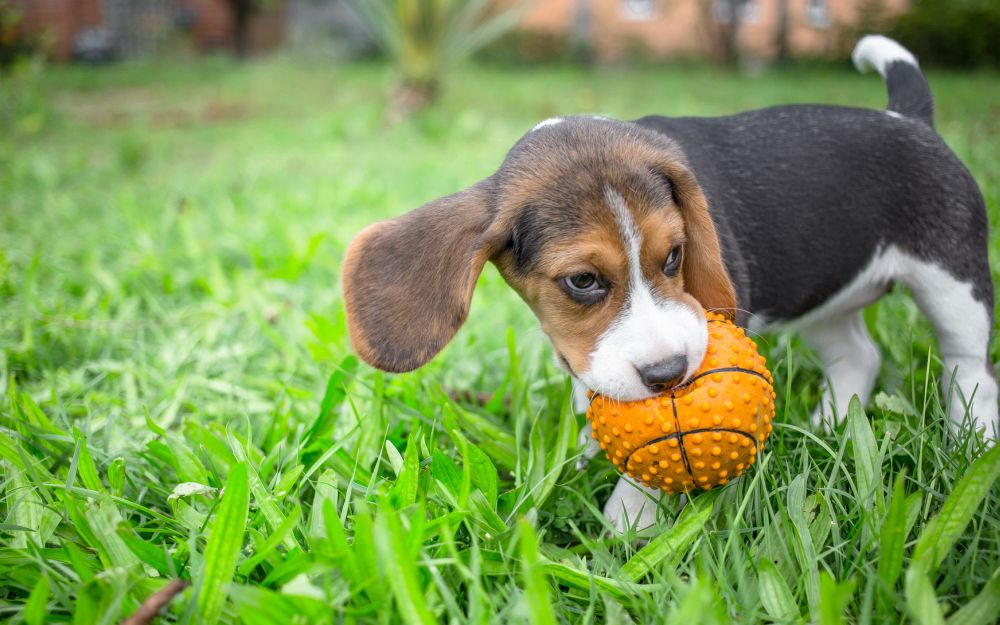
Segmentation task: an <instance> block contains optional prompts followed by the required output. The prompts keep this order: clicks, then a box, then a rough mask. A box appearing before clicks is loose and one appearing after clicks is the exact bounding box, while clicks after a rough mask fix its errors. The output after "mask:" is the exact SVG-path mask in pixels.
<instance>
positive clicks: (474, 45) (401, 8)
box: [352, 0, 519, 116]
mask: <svg viewBox="0 0 1000 625" xmlns="http://www.w3.org/2000/svg"><path fill="white" fill-rule="evenodd" d="M352 3H353V6H355V7H356V8H357V9H358V11H359V13H361V15H362V17H363V18H364V19H365V21H366V22H367V23H368V25H369V26H370V27H371V30H372V33H373V35H374V36H375V39H376V41H378V43H379V45H380V46H381V47H382V48H383V49H384V50H385V51H386V53H387V54H388V55H389V57H390V58H391V59H392V60H393V62H394V63H395V65H396V68H397V71H398V72H399V81H400V84H399V85H398V86H397V88H396V91H395V93H394V97H393V107H392V108H393V110H394V112H395V113H396V116H405V115H406V114H407V113H408V112H410V111H413V110H417V109H420V108H423V107H424V106H426V105H427V104H430V103H431V102H433V100H434V99H435V97H436V96H437V93H438V91H439V90H440V88H441V85H442V83H443V81H444V76H445V73H446V72H447V71H448V68H449V67H450V66H452V65H454V64H455V63H456V62H458V61H460V60H462V59H464V58H466V57H468V56H469V55H471V54H473V53H474V52H476V51H477V50H480V49H481V48H483V47H484V46H486V45H487V44H489V43H490V42H492V41H494V40H495V39H496V38H497V37H499V36H500V35H502V34H504V33H506V32H507V31H509V30H510V29H511V28H513V27H514V25H515V24H516V23H517V18H518V15H519V11H518V7H517V5H515V6H514V7H513V8H495V7H491V6H489V5H490V3H489V2H488V0H353V1H352Z"/></svg>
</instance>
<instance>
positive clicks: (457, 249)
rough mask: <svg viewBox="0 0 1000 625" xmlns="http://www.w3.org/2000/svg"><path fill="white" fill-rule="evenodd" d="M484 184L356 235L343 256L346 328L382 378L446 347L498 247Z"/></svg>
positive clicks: (485, 182) (362, 355)
mask: <svg viewBox="0 0 1000 625" xmlns="http://www.w3.org/2000/svg"><path fill="white" fill-rule="evenodd" d="M487 183H488V179H487V181H483V182H481V183H479V184H477V185H475V186H473V187H471V188H469V189H467V190H465V191H462V192H459V193H455V194H454V195H449V196H447V197H444V198H441V199H439V200H435V201H433V202H429V203H427V204H425V205H423V206H421V207H420V208H418V209H416V210H414V211H411V212H409V213H407V214H405V215H402V216H401V217H398V218H396V219H391V220H389V221H382V222H378V223H375V224H372V225H370V226H368V227H367V228H365V229H364V230H362V231H361V232H360V233H358V235H357V236H355V237H354V239H353V240H352V241H351V243H350V244H349V245H348V246H347V252H346V254H345V256H344V268H343V282H342V283H343V289H344V303H345V307H346V309H347V326H348V330H349V331H350V335H351V342H352V343H353V345H354V349H355V350H356V351H357V353H358V355H359V356H361V358H363V359H364V360H365V361H366V362H367V363H369V364H370V365H372V366H374V367H378V368H379V369H382V370H385V371H393V372H402V371H412V370H413V369H416V368H417V367H419V366H420V365H422V364H424V363H426V362H427V361H428V360H430V359H431V358H432V357H434V355H435V354H437V353H438V352H439V351H441V349H442V348H443V347H444V346H445V345H446V344H447V343H448V341H450V340H451V338H452V337H453V336H454V335H455V332H456V331H457V330H458V328H459V326H461V325H462V322H464V321H465V317H466V315H467V314H468V312H469V303H470V301H471V299H472V291H473V288H474V287H475V285H476V279H477V278H478V277H479V274H480V272H481V271H482V269H483V265H484V264H485V263H486V260H487V259H488V258H489V257H490V256H491V255H492V253H493V252H494V251H495V249H496V246H497V245H498V244H499V243H497V242H496V241H495V240H491V239H490V238H489V237H488V230H489V227H490V225H491V223H492V222H493V215H492V211H491V208H490V202H489V197H490V194H489V191H488V184H487Z"/></svg>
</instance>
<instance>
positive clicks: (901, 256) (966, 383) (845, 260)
mask: <svg viewBox="0 0 1000 625" xmlns="http://www.w3.org/2000/svg"><path fill="white" fill-rule="evenodd" d="M852 58H853V61H854V64H855V66H856V67H857V68H858V69H859V70H860V71H865V70H866V69H868V68H874V69H875V70H876V71H878V73H879V74H881V75H882V77H883V78H885V80H886V83H887V88H888V92H889V107H888V109H887V110H886V111H873V110H866V109H856V108H845V107H838V106H822V105H810V106H779V107H774V108H768V109H763V110H758V111H750V112H747V113H740V114H737V115H732V116H728V117H717V118H665V117H645V118H643V119H640V120H637V121H636V123H637V124H640V125H643V126H646V127H649V128H653V129H655V130H657V131H659V132H662V133H665V134H668V135H669V136H670V137H671V138H672V139H674V140H675V141H677V142H678V143H679V144H680V145H681V147H682V148H683V150H684V152H685V154H686V155H687V157H688V159H689V160H690V162H691V165H692V168H693V170H694V171H695V172H697V175H698V180H699V183H700V184H701V185H702V187H703V188H704V189H705V192H706V195H707V196H708V200H709V206H710V207H711V212H712V217H713V220H714V221H715V222H716V227H717V229H718V231H719V236H720V239H721V242H722V247H723V258H724V259H725V261H726V265H727V268H728V269H729V272H730V275H731V276H732V278H733V281H734V285H735V287H736V289H737V296H738V301H739V303H740V307H741V308H743V309H745V310H746V311H748V312H749V315H747V316H746V317H744V321H745V322H747V323H748V325H749V326H750V327H751V328H753V329H755V330H763V329H794V330H798V331H799V332H800V334H801V335H802V337H803V338H804V339H805V340H806V342H807V343H808V344H809V345H810V346H811V347H812V348H813V349H814V350H815V351H816V354H817V355H818V356H819V359H820V361H821V362H822V364H823V367H824V369H825V376H826V378H827V380H828V384H827V386H826V389H825V394H824V397H823V400H822V403H821V406H819V407H818V408H817V409H816V412H815V414H814V416H813V423H814V425H816V426H821V425H823V424H824V423H828V422H829V421H830V420H833V419H835V418H836V417H837V416H838V415H843V413H844V411H845V410H846V407H847V403H848V400H849V399H850V398H851V397H852V396H854V395H857V396H858V397H859V399H860V400H861V402H862V403H865V402H867V401H868V399H869V397H870V395H871V392H872V389H873V387H874V384H875V379H876V376H877V375H878V372H879V366H880V364H881V357H880V355H879V350H878V348H877V347H876V345H875V343H874V341H873V340H872V337H871V335H870V334H869V333H868V330H867V328H866V327H865V323H864V320H863V318H862V311H863V310H864V308H865V307H866V306H868V305H869V304H871V303H872V302H874V301H875V300H877V299H878V298H880V297H881V296H882V295H883V294H885V293H886V292H887V291H888V290H889V289H891V288H892V286H893V284H896V283H899V284H903V285H905V286H906V287H908V288H909V290H910V292H911V293H912V295H913V299H914V300H915V302H916V303H917V305H918V307H919V308H920V310H921V312H923V314H924V315H925V316H926V317H927V318H928V319H929V320H930V322H931V324H932V325H933V327H934V330H935V333H936V335H937V339H938V343H939V346H940V351H941V357H942V360H943V362H944V375H943V376H942V379H941V388H942V392H943V393H944V396H945V397H948V398H950V403H949V413H950V417H951V420H952V422H953V424H954V425H955V426H956V427H957V426H959V425H960V424H961V423H962V422H963V421H964V419H965V417H966V415H967V414H969V415H971V417H972V423H973V426H974V427H976V428H978V429H981V430H983V431H984V433H985V435H986V436H987V437H988V438H993V439H996V438H997V428H998V427H1000V425H998V416H997V383H996V377H995V374H994V371H993V364H992V363H991V361H990V358H989V354H988V350H989V343H990V336H991V332H992V325H993V281H992V278H991V274H990V268H989V265H988V261H987V248H988V223H987V217H986V207H985V202H984V200H983V196H982V194H981V193H980V191H979V188H978V186H977V185H976V182H975V180H974V179H973V177H972V175H971V174H970V173H969V171H968V169H966V167H965V166H964V165H963V164H962V163H961V161H959V159H958V158H957V157H956V156H955V154H954V153H953V152H952V151H951V150H950V149H949V148H948V146H947V145H946V144H945V143H944V141H943V140H942V139H941V137H940V136H939V135H938V134H937V133H936V132H935V131H934V127H933V111H934V104H933V99H932V96H931V92H930V89H929V87H928V84H927V80H926V78H925V77H924V75H923V73H922V72H921V71H920V69H919V67H918V65H917V61H916V59H915V58H914V57H913V55H912V54H911V53H910V52H909V51H908V50H906V49H905V48H903V47H902V46H900V45H899V44H898V43H896V42H895V41H893V40H891V39H888V38H886V37H881V36H868V37H865V38H863V39H862V40H861V41H860V42H859V43H858V44H857V46H856V47H855V49H854V53H853V55H852ZM588 436H589V431H588V432H585V433H583V434H582V435H581V441H584V440H587V441H588V443H592V442H593V441H592V440H591V439H589V438H585V437H588ZM595 453H596V451H595V450H594V449H593V448H591V449H589V450H588V456H592V455H594V454H595ZM650 495H652V496H657V493H656V492H655V491H650V490H649V489H646V488H645V487H642V486H641V485H636V484H635V483H631V482H630V481H629V480H627V478H623V479H622V481H621V482H620V483H619V484H618V486H617V487H616V488H615V491H614V493H613V494H612V496H611V498H610V499H609V501H608V502H607V504H606V506H605V513H606V514H607V516H608V517H609V518H611V519H612V521H613V522H614V523H615V524H616V526H617V527H619V528H622V527H624V525H625V523H626V519H627V522H628V523H631V524H635V525H637V526H639V527H645V526H648V525H650V524H652V522H653V514H654V512H655V507H654V506H653V505H652V501H651V499H650Z"/></svg>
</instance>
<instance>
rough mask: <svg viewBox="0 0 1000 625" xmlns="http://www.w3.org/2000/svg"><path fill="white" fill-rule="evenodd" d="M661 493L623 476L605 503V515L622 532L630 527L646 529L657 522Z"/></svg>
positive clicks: (637, 529)
mask: <svg viewBox="0 0 1000 625" xmlns="http://www.w3.org/2000/svg"><path fill="white" fill-rule="evenodd" d="M661 494H662V493H661V492H660V491H658V490H656V489H653V488H648V487H646V486H643V485H642V484H637V483H636V482H633V481H632V480H630V479H629V478H627V477H621V478H620V479H619V480H618V483H617V484H615V490H614V491H613V492H612V493H611V497H609V498H608V501H607V503H605V504H604V516H605V517H606V518H607V519H608V522H609V523H611V526H612V527H614V528H615V530H616V531H617V532H618V533H620V534H621V533H624V532H626V531H627V530H628V529H629V528H631V529H634V530H636V531H639V530H643V529H646V528H647V527H651V526H652V525H653V524H654V523H655V522H656V505H657V502H658V500H659V498H660V495H661Z"/></svg>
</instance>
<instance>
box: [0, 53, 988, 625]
mask: <svg viewBox="0 0 1000 625" xmlns="http://www.w3.org/2000/svg"><path fill="white" fill-rule="evenodd" d="M3 80H6V79H3V78H0V98H2V99H0V106H6V107H7V108H6V109H5V111H4V116H3V117H0V119H2V120H4V121H3V123H4V124H5V126H4V127H2V128H0V133H2V135H3V136H2V138H0V298H2V300H0V306H2V308H0V385H2V387H3V397H2V399H0V622H9V623H22V622H23V623H28V624H31V625H34V624H36V623H42V622H73V623H79V624H91V623H109V624H110V623H117V622H119V621H121V620H122V619H123V618H124V617H125V616H127V615H129V614H132V613H133V612H134V611H135V610H136V609H137V607H138V606H139V605H140V604H141V603H142V602H143V601H144V600H145V599H146V598H147V597H149V595H150V594H152V593H154V592H156V591H157V590H159V589H161V588H162V587H164V586H165V585H166V584H167V582H168V580H170V579H172V578H180V579H183V580H187V581H189V582H190V586H189V587H188V588H187V589H186V590H184V591H183V592H181V593H180V594H179V595H178V596H177V597H176V598H175V600H174V601H173V602H172V603H171V604H170V606H169V607H168V608H167V611H166V616H164V617H163V619H162V620H163V622H180V623H198V622H202V623H215V622H224V623H247V624H262V625H263V624H271V623H274V624H281V625H287V624H289V623H295V624H299V623H302V624H305V623H326V622H336V623H401V622H405V623H438V622H440V623H465V622H473V623H518V622H532V623H555V622H562V623H574V624H575V623H632V622H634V623H683V625H696V624H699V623H704V624H714V623H756V622H777V623H799V622H817V623H823V624H836V623H875V624H879V623H895V622H914V623H928V624H930V623H941V622H943V621H944V619H947V620H948V622H949V623H956V624H962V623H970V624H975V623H982V624H984V625H985V624H988V623H995V622H997V619H998V616H1000V515H998V504H1000V488H998V487H997V486H996V484H995V481H996V478H997V475H998V473H1000V452H998V448H994V449H993V451H992V452H989V453H986V455H984V453H985V452H986V447H985V446H984V445H983V443H982V441H981V439H978V438H976V437H975V436H970V435H969V433H968V432H963V433H960V434H954V433H952V432H950V431H949V430H948V428H947V426H946V424H945V422H946V418H945V416H944V411H943V410H942V407H941V405H942V400H941V397H940V396H939V393H938V390H937V379H938V374H939V371H940V363H939V361H938V358H937V353H936V348H935V347H934V346H933V340H932V339H933V337H932V334H931V332H930V327H929V325H928V324H927V323H926V322H925V321H924V320H923V319H922V318H921V317H920V316H919V315H918V313H917V311H916V308H915V307H914V305H913V304H912V303H911V301H910V300H909V299H908V298H907V297H906V295H905V293H902V292H898V293H893V294H891V295H890V296H889V297H887V298H886V299H885V300H883V301H882V302H881V303H879V304H878V305H876V306H874V307H872V308H871V309H870V310H869V311H868V313H867V321H868V323H869V325H870V327H871V329H872V332H873V335H874V336H875V337H876V339H877V340H878V342H879V343H880V344H881V345H882V346H883V353H884V357H885V361H886V364H885V366H884V368H883V371H882V374H881V376H880V380H879V388H878V396H877V398H876V399H875V401H873V403H872V405H870V406H867V407H865V412H862V410H861V408H860V407H857V406H855V407H853V409H852V414H851V417H850V418H849V419H848V423H847V424H845V425H842V426H841V427H840V428H838V430H837V431H835V432H829V433H827V432H814V431H811V430H810V429H809V428H808V426H807V416H808V414H809V411H810V409H811V407H812V405H813V403H814V402H815V400H816V397H817V387H818V384H819V382H820V372H819V369H818V367H817V366H816V364H815V362H814V360H813V358H812V356H811V355H810V354H809V352H808V351H807V350H806V349H805V348H803V347H801V346H800V345H799V343H798V341H797V340H796V339H795V337H793V336H782V335H772V336H762V337H759V340H758V343H759V345H760V347H761V350H762V351H763V352H764V353H765V354H767V356H768V359H769V360H768V362H769V364H770V366H771V367H772V369H773V372H774V374H775V378H776V387H777V390H778V404H777V408H778V415H777V421H778V424H777V426H776V428H775V431H774V434H773V436H772V438H771V439H770V441H769V442H768V446H767V448H766V450H765V452H764V453H763V454H762V457H761V461H760V462H759V463H757V465H755V467H754V468H753V470H751V471H749V472H748V473H747V474H746V475H744V476H743V477H742V478H740V479H738V480H736V481H734V482H733V483H732V484H730V485H729V486H727V487H725V488H724V489H721V490H717V491H711V492H709V493H706V494H702V495H699V496H696V497H695V498H693V500H692V503H690V504H689V505H688V506H686V507H684V508H681V506H679V505H678V501H677V499H671V500H667V501H666V502H665V504H664V505H663V506H662V511H661V512H662V514H661V519H660V522H659V525H658V526H657V527H656V528H655V529H654V530H653V531H650V532H647V533H646V534H645V535H644V536H636V535H634V534H632V533H630V534H628V535H626V536H615V535H610V534H609V533H608V531H607V530H608V528H607V525H606V524H605V522H604V521H603V519H602V517H601V514H600V507H601V505H602V504H603V501H604V499H605V498H606V497H607V496H608V495H609V494H610V491H611V488H612V487H613V485H614V482H615V479H616V474H615V473H614V471H613V468H612V467H611V465H610V463H607V462H605V461H604V460H602V459H597V460H595V461H593V462H592V463H590V465H589V466H588V468H587V469H586V470H585V471H577V470H576V469H575V468H574V465H575V461H576V457H577V456H578V455H579V452H580V450H579V448H578V447H577V444H576V439H577V437H576V435H577V431H578V428H579V427H580V426H581V425H582V424H583V418H582V416H580V415H574V414H572V412H571V411H570V410H569V407H568V395H567V384H566V380H565V378H564V377H563V376H562V375H560V374H559V373H558V372H557V371H556V370H555V369H554V367H553V366H552V363H551V353H550V351H549V348H548V347H547V346H546V345H545V343H544V340H543V337H542V335H541V333H540V332H539V331H538V329H537V325H536V323H535V321H534V319H533V317H532V316H531V315H530V313H529V311H528V310H527V308H526V307H525V306H524V305H523V304H521V302H520V301H519V300H518V299H517V298H516V296H515V295H514V294H513V293H512V292H511V291H509V290H508V289H507V287H506V286H505V285H504V284H503V281H502V280H501V278H500V277H499V274H498V273H497V272H496V271H495V270H493V269H492V268H488V269H487V271H486V272H485V273H484V275H483V277H482V278H481V279H480V282H479V288H478V290H477V294H476V296H475V299H474V301H473V305H472V312H471V314H470V318H469V321H468V323H467V324H466V326H465V327H464V328H463V329H462V330H461V331H460V332H459V334H458V336H457V337H456V340H455V341H454V342H453V343H452V344H451V345H450V346H449V347H448V348H447V349H446V350H445V351H444V352H443V353H442V354H441V355H440V356H439V357H437V358H436V359H434V361H432V362H431V363H430V364H429V365H428V366H426V367H425V368H423V369H422V370H420V371H418V372H415V373H411V374H406V375H383V374H380V373H378V372H375V371H373V370H372V369H370V368H369V367H367V366H365V365H363V364H359V363H358V362H357V361H356V360H355V358H354V357H353V356H352V355H351V351H350V347H349V344H348V341H347V337H346V330H345V323H344V313H343V308H342V305H341V294H340V291H339V271H340V263H341V257H342V254H343V250H344V248H345V246H346V244H347V242H348V241H349V240H350V238H351V236H352V235H353V234H354V233H355V232H357V231H358V230H359V229H360V228H362V227H363V226H364V225H366V224H368V223H370V222H371V221H373V220H376V219H381V218H385V217H389V216H392V215H396V214H399V213H401V212H403V211H406V210H409V209H411V208H414V207H416V206H418V205H419V204H421V203H422V202H425V201H427V200H430V199H433V198H436V197H438V196H441V195H444V194H447V193H451V192H453V191H456V190H458V189H460V188H464V187H465V186H467V185H469V184H471V183H473V182H475V181H477V180H479V179H481V178H483V177H485V176H487V175H489V174H490V173H491V172H492V171H493V170H494V169H495V168H496V166H497V165H498V164H499V162H500V161H501V159H502V157H503V154H504V153H505V150H506V149H507V148H508V147H510V145H511V144H512V143H513V142H514V141H515V140H516V139H517V138H518V137H519V136H520V135H521V134H522V133H523V132H525V131H526V130H527V129H529V128H530V127H531V126H532V125H533V124H534V123H536V122H537V121H539V120H541V119H544V118H546V117H549V116H551V115H554V114H566V113H573V112H598V113H604V114H608V115H611V116H615V117H622V118H629V117H637V116H640V115H643V114H646V113H651V112H658V113H664V114H672V115H681V114H704V115H711V114H721V113H726V112H734V111H737V110H741V109H745V108H750V107H758V106H766V105H769V104H778V103H786V102H807V101H809V102H830V103H842V104H849V105H860V106H871V107H879V108H881V107H883V106H884V103H885V94H884V88H883V85H882V83H881V81H880V80H878V79H877V78H874V77H872V76H860V75H857V74H855V73H853V72H852V71H851V70H849V69H848V68H847V66H846V65H844V66H843V67H836V68H809V69H790V70H786V71H784V72H776V73H767V74H763V75H760V76H755V77H747V76H736V75H732V74H728V73H725V72H721V71H718V70H715V69H711V68H706V67H701V66H689V67H638V68H632V69H623V68H606V69H599V70H593V71H585V70H581V69H577V68H570V67H531V66H528V67H517V68H509V67H497V66H488V65H487V66H471V67H466V68H463V69H461V70H459V72H458V73H457V74H456V76H455V77H454V79H453V81H452V83H451V88H450V89H449V90H448V91H447V92H446V95H445V98H444V100H443V101H442V102H441V104H440V106H439V107H438V108H435V109H434V110H431V111H429V112H426V113H423V114H421V115H418V116H417V117H415V118H413V119H411V120H409V121H407V122H405V123H402V124H398V125H395V126H391V127H390V126H387V125H386V124H385V123H384V122H383V120H384V117H385V109H386V104H385V93H386V89H387V87H388V85H389V84H390V83H391V74H390V72H389V71H388V70H387V68H386V67H385V66H382V65H379V64H367V65H365V64H362V65H352V66H339V65H335V64H323V63H319V62H317V61H304V62H303V61H295V60H294V59H290V58H277V59H273V60H268V61H264V62H258V63H252V64H248V65H245V66H238V65H234V64H232V63H230V62H227V61H224V60H207V61H198V62H189V63H186V64H181V63H175V64H162V63H159V64H139V65H125V66H118V67H110V68H104V69H86V68H50V69H49V70H47V71H45V72H44V73H42V74H41V75H38V76H36V77H34V78H31V77H29V78H27V79H23V80H22V81H21V82H19V83H16V84H14V85H13V87H12V84H11V83H10V81H9V80H7V82H6V83H5V82H2V81H3ZM930 80H931V85H932V87H933V89H934V91H935V95H936V97H937V103H938V128H939V130H940V132H941V133H942V134H943V135H944V137H945V139H946V140H947V141H948V143H949V144H950V145H951V146H952V147H953V148H954V149H955V150H956V152H957V153H958V154H959V156H960V157H961V158H962V159H963V160H964V161H965V162H966V163H967V164H968V165H969V167H970V168H971V169H972V171H973V173H974V174H975V176H976V177H977V179H978V180H979V182H980V185H981V186H982V188H983V190H984V193H985V194H986V197H987V200H988V203H989V207H990V211H991V220H992V222H993V223H994V224H1000V152H998V150H997V147H998V145H1000V76H998V75H996V74H973V75H953V74H945V73H932V74H931V76H930ZM4 90H7V91H6V93H5V92H4ZM845 192H849V190H845ZM995 232H996V231H994V233H995ZM997 240H998V237H997V235H996V234H994V236H993V241H994V245H993V248H992V249H991V261H992V266H993V268H994V275H995V276H996V275H998V274H1000V249H998V246H997V244H996V242H997ZM992 353H993V356H994V358H995V359H996V358H997V357H998V356H1000V349H998V346H997V342H996V341H995V340H994V344H993V348H992ZM477 395H483V396H486V397H492V399H489V400H488V401H485V402H476V401H470V398H471V397H474V396H477ZM977 458H979V459H980V460H979V461H978V462H975V461H976V459H977ZM974 462H975V463H974ZM223 488H225V493H224V496H223V493H222V489H223ZM637 538H645V539H648V540H650V542H649V543H648V545H647V546H646V547H643V546H642V545H643V542H642V541H640V540H637Z"/></svg>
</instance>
